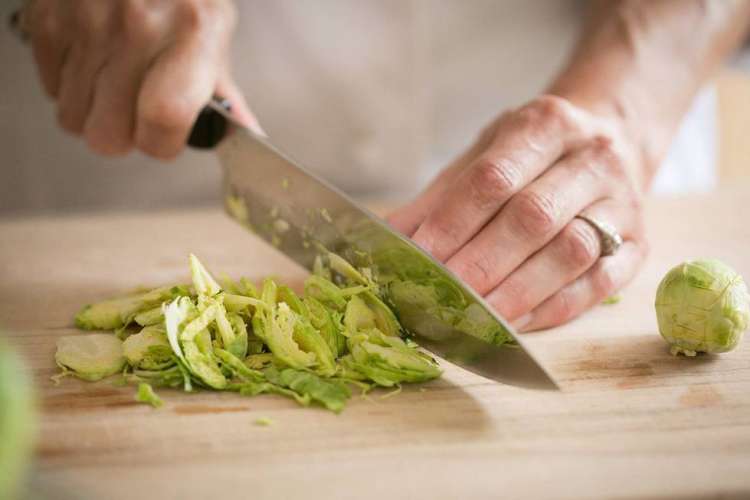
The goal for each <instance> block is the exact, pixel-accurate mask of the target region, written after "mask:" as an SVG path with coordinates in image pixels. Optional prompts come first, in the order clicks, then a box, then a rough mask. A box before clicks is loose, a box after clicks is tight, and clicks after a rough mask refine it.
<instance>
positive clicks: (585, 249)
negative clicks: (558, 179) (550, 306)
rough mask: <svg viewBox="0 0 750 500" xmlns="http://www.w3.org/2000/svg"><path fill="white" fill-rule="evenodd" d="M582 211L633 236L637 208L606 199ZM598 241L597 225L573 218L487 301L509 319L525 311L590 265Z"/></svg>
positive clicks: (597, 252) (597, 254) (598, 250)
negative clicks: (634, 209)
mask: <svg viewBox="0 0 750 500" xmlns="http://www.w3.org/2000/svg"><path fill="white" fill-rule="evenodd" d="M584 212H585V213H586V214H587V215H589V216H591V217H595V218H597V219H599V220H603V221H607V222H608V223H610V224H612V226H613V227H615V228H616V229H617V231H618V232H619V234H620V235H621V236H622V237H623V238H625V239H631V238H634V237H635V236H636V231H637V228H638V222H637V219H638V218H637V217H636V213H637V212H635V211H633V210H632V209H631V207H629V206H627V205H625V204H622V203H619V204H618V203H617V202H616V201H615V200H612V199H607V200H605V201H600V202H597V203H595V204H593V205H591V206H589V207H587V208H586V209H585V210H584ZM600 242H601V237H600V235H599V233H598V231H597V230H596V228H594V227H593V226H592V225H591V224H589V223H588V222H586V221H585V220H583V219H578V218H575V219H573V220H572V221H570V222H569V223H568V224H567V225H566V226H565V227H564V228H563V230H562V231H560V233H559V234H557V236H555V237H554V239H553V240H552V241H550V243H549V244H548V245H546V246H545V247H544V248H542V249H541V250H539V252H537V253H536V254H534V255H533V256H531V258H529V259H528V260H527V261H525V262H524V263H523V264H521V266H519V267H518V269H516V270H515V271H513V272H512V273H511V274H510V276H508V277H507V278H506V279H504V280H503V281H502V282H501V283H500V284H499V285H498V286H497V287H496V288H495V289H494V290H492V292H490V293H489V294H488V295H487V297H486V300H487V302H488V303H489V304H490V305H491V306H493V307H494V308H495V309H496V310H497V311H498V312H499V313H500V314H501V315H502V316H503V317H504V318H506V319H508V320H510V321H513V320H515V319H517V318H519V317H521V316H523V315H524V314H527V313H528V312H530V311H531V310H532V309H534V308H535V307H536V306H538V305H539V304H541V303H542V302H543V301H544V300H546V299H548V298H549V297H551V296H552V295H553V294H554V293H555V292H557V291H558V290H560V289H562V288H563V287H565V285H567V284H569V283H571V282H572V281H574V280H575V279H577V278H578V277H580V276H581V275H582V274H583V273H584V272H586V271H587V270H588V269H589V268H591V266H593V265H594V264H595V263H596V261H597V260H598V259H599V257H600V255H601V243H600Z"/></svg>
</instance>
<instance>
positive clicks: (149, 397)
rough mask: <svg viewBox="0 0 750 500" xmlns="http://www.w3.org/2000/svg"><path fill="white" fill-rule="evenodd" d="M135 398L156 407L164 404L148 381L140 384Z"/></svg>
mask: <svg viewBox="0 0 750 500" xmlns="http://www.w3.org/2000/svg"><path fill="white" fill-rule="evenodd" d="M135 400H136V401H138V402H139V403H146V404H149V405H151V406H153V407H154V408H161V407H162V405H164V402H163V401H162V400H161V398H160V397H159V396H158V395H157V394H156V393H155V392H154V388H153V387H151V385H150V384H148V383H146V382H141V383H140V384H138V392H137V393H136V395H135Z"/></svg>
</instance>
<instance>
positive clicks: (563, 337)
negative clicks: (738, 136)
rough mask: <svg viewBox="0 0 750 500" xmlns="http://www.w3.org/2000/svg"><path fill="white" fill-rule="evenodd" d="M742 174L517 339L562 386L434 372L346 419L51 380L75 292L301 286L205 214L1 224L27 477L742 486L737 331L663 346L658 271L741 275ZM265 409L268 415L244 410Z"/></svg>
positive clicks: (406, 489)
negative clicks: (34, 422)
mask: <svg viewBox="0 0 750 500" xmlns="http://www.w3.org/2000/svg"><path fill="white" fill-rule="evenodd" d="M748 199H750V186H735V187H732V188H728V189H723V190H721V191H719V192H717V193H715V194H712V195H706V196H701V197H693V198H689V199H688V198H681V199H680V198H678V199H671V200H660V201H654V202H650V203H649V204H648V207H647V214H648V224H649V233H650V238H651V243H652V252H651V256H650V257H649V260H648V262H647V263H646V265H645V267H644V268H643V271H642V272H641V273H640V274H639V276H638V278H637V279H636V280H635V281H634V282H633V283H632V284H631V285H630V286H629V287H628V288H627V289H626V290H625V291H624V292H623V294H622V296H623V298H622V301H621V302H620V303H618V304H615V305H609V306H599V307H597V308H595V309H594V310H592V311H591V312H589V313H588V314H586V315H585V316H584V317H582V318H581V319H579V320H577V321H574V322H572V323H570V324H568V325H566V326H564V327H561V328H557V329H554V330H549V331H546V332H539V333H532V334H527V335H526V339H527V340H528V341H529V344H530V346H531V348H532V350H533V351H534V352H535V353H536V354H537V355H538V356H539V358H540V359H541V360H542V362H543V363H544V365H545V366H546V367H547V368H548V369H549V371H550V372H551V373H552V374H553V375H554V376H555V378H556V379H557V381H558V382H559V383H560V385H561V387H562V390H561V391H559V392H536V391H532V390H525V389H519V388H516V387H510V386H504V385H501V384H497V383H493V382H491V381H489V380H486V379H483V378H481V377H478V376H475V375H472V374H470V373H468V372H466V371H464V370H462V369H460V368H458V367H456V366H453V365H450V364H445V365H444V368H445V375H444V377H443V378H442V379H440V380H436V381H434V382H431V383H427V384H423V385H420V386H408V387H405V388H404V390H403V392H402V393H401V394H398V395H393V396H391V397H387V398H383V397H382V396H383V395H384V394H386V393H376V394H373V395H371V396H370V397H368V398H366V399H363V398H358V397H355V398H354V399H353V400H352V402H351V404H350V405H349V406H348V407H347V409H346V410H345V411H344V412H343V413H342V414H340V415H334V414H332V413H329V412H327V411H324V410H321V409H318V408H301V407H299V406H297V405H296V404H295V403H294V402H292V401H289V400H286V399H283V398H280V397H276V396H261V397H256V398H245V397H242V396H238V395H234V394H223V393H221V394H217V393H196V394H184V393H181V392H179V391H172V390H162V391H160V394H161V395H162V397H163V399H164V400H165V405H164V407H163V408H161V409H159V410H155V409H153V408H151V407H148V406H145V405H141V404H137V403H136V402H135V401H134V399H133V396H134V392H135V391H134V388H133V387H132V386H131V387H118V386H116V385H114V384H112V383H110V382H108V381H103V382H99V383H87V382H82V381H79V380H75V379H70V378H68V379H64V380H63V381H61V382H60V384H59V385H55V384H54V383H53V382H52V381H51V380H50V376H52V375H53V374H55V373H56V368H55V365H54V361H53V355H54V345H55V339H56V338H57V337H59V336H60V335H67V334H71V333H74V332H75V329H74V328H73V326H72V318H73V315H74V313H75V312H76V311H77V310H78V308H79V307H80V306H81V305H82V304H85V303H88V302H91V301H96V300H101V299H103V298H106V297H109V296H110V295H113V294H117V293H119V292H122V291H123V290H128V289H130V288H134V287H137V286H144V285H146V286H151V285H158V284H162V283H168V282H174V281H184V280H186V279H187V278H188V275H187V272H186V270H187V255H188V253H189V252H194V253H196V254H197V255H198V256H199V257H200V258H201V259H202V260H203V262H204V263H205V264H206V265H207V266H208V267H209V268H210V269H211V270H212V271H214V272H216V273H220V272H225V273H227V274H228V275H230V276H233V277H238V276H240V275H244V276H248V277H249V278H251V279H260V278H262V277H265V276H268V275H276V276H277V277H279V278H281V279H283V280H287V281H291V282H293V283H299V282H301V280H303V279H304V277H305V273H304V271H303V270H302V269H300V268H298V267H296V265H295V264H293V263H292V262H291V261H288V260H287V259H286V258H284V257H282V256H280V255H277V254H276V253H275V252H274V251H273V249H271V248H269V247H267V246H266V245H264V244H263V243H262V242H261V241H259V240H257V239H256V238H255V237H254V236H252V235H250V234H247V233H246V232H244V230H243V229H241V228H240V227H239V226H236V225H235V224H234V223H232V222H231V221H230V220H228V219H227V218H226V217H225V216H223V215H222V214H221V213H220V212H219V211H218V210H215V209H196V210H188V211H180V212H159V213H148V214H145V213H144V214H129V215H128V214H100V215H72V216H65V217H60V216H41V217H16V218H5V219H0V325H2V326H3V327H4V328H5V329H6V330H7V331H9V332H12V333H10V334H9V335H10V337H11V341H12V342H13V343H14V344H15V345H16V346H17V347H18V348H19V350H20V351H21V352H22V354H23V355H24V357H25V358H26V360H27V361H28V364H29V366H30V367H31V369H32V371H33V375H34V378H35V381H36V384H37V388H38V394H39V401H40V411H41V425H40V433H39V440H38V454H37V462H36V466H35V472H34V476H33V485H34V488H35V489H36V490H37V491H40V492H44V493H46V494H47V495H48V498H61V499H84V500H86V499H103V498H106V499H110V500H116V499H132V498H138V499H140V500H142V499H150V498H159V499H189V498H211V497H213V498H253V499H262V498H295V497H304V498H316V497H325V498H328V499H337V498H341V499H350V498H377V499H380V500H382V499H383V498H484V497H501V496H505V497H509V498H575V499H583V498H592V499H593V498H596V499H601V498H638V497H649V498H651V497H656V496H658V497H674V498H686V497H690V498H701V497H718V496H721V497H722V498H729V497H738V498H739V497H745V498H747V497H750V474H748V473H749V472H750V341H748V340H747V339H746V341H745V342H744V344H743V345H741V346H740V347H739V348H738V349H737V350H735V351H733V352H731V353H728V354H725V355H721V356H702V357H699V358H696V359H686V358H684V357H677V358H675V357H672V356H670V355H669V353H668V351H667V349H666V345H665V344H664V343H663V341H662V340H661V338H660V337H659V335H658V333H657V329H656V322H655V318H654V312H653V305H652V303H653V299H654V291H655V289H656V285H657V283H658V281H659V279H660V278H661V277H662V276H663V275H664V273H665V272H666V271H667V270H668V269H669V268H670V267H671V266H672V265H674V264H677V263H678V262H680V261H682V260H684V259H688V258H697V257H704V256H711V257H718V258H721V259H723V260H725V261H726V262H728V263H731V264H732V265H733V266H734V267H735V268H737V269H738V270H739V271H740V272H742V273H743V274H744V275H745V276H746V277H748V278H750V252H749V251H748V249H749V248H750V225H748V224H747V218H746V217H745V216H744V211H745V210H747V201H746V200H748ZM261 417H269V418H270V419H271V420H272V425H271V426H268V427H261V426H258V425H256V424H255V421H256V420H257V419H258V418H261Z"/></svg>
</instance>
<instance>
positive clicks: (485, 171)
mask: <svg viewBox="0 0 750 500" xmlns="http://www.w3.org/2000/svg"><path fill="white" fill-rule="evenodd" d="M469 183H470V189H471V193H472V195H473V199H474V201H475V203H476V205H477V206H478V207H479V208H480V209H485V208H487V207H492V206H495V205H496V204H497V202H498V201H499V200H504V199H505V198H507V197H508V196H510V195H512V194H513V193H515V192H516V191H518V189H519V187H520V185H521V174H520V172H519V170H518V167H516V166H515V165H514V164H513V163H512V162H511V161H508V160H503V159H496V160H490V159H487V158H484V159H482V160H480V161H479V162H478V163H477V165H476V166H475V167H474V170H473V172H472V174H471V176H470V179H469Z"/></svg>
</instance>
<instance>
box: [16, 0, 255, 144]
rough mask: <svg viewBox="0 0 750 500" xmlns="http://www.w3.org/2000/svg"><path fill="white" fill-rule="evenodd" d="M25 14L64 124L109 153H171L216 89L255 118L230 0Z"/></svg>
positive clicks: (47, 2)
mask: <svg viewBox="0 0 750 500" xmlns="http://www.w3.org/2000/svg"><path fill="white" fill-rule="evenodd" d="M28 9H29V10H28V11H27V12H25V13H24V18H25V23H24V24H25V25H26V26H27V27H28V30H29V34H30V37H31V43H32V49H33V53H34V58H35V60H36V63H37V66H38V69H39V75H40V78H41V81H42V84H43V86H44V89H45V90H46V92H47V93H48V94H49V95H50V96H51V97H52V98H53V99H55V100H56V101H57V116H58V121H59V123H60V125H61V126H62V127H63V128H64V129H65V130H67V131H68V132H70V133H72V134H75V135H80V136H83V138H84V139H85V140H86V142H87V143H88V145H89V147H90V148H91V149H92V150H94V151H96V152H98V153H101V154H104V155H122V154H125V153H127V152H129V151H130V150H131V149H132V148H134V147H135V148H137V149H140V150H141V151H143V152H144V153H146V154H149V155H151V156H154V157H157V158H162V159H169V158H172V157H174V156H176V155H177V154H178V153H179V152H180V151H181V150H182V148H183V147H184V145H185V142H186V140H187V136H188V134H189V132H190V129H191V126H192V124H193V122H194V121H195V118H196V117H197V115H198V112H199V111H200V109H201V108H202V107H203V105H204V104H205V103H206V102H208V100H209V99H210V97H211V95H212V94H218V95H220V96H222V97H224V98H227V99H228V100H229V102H231V103H232V106H233V113H234V114H235V116H237V118H238V119H239V120H240V121H242V122H244V123H246V124H247V125H249V126H252V125H253V124H255V120H254V118H253V116H252V114H251V113H250V111H249V109H248V108H247V105H246V104H245V101H244V98H243V97H242V93H241V92H240V91H239V89H238V88H237V86H236V85H235V84H234V82H233V80H232V78H231V76H230V73H229V61H228V55H229V54H228V52H229V44H230V38H231V34H232V32H233V30H234V24H235V17H236V15H235V11H234V6H233V4H232V2H231V1H230V0H171V1H147V0H122V1H117V2H114V1H101V0H76V1H74V2H71V1H66V0H34V1H33V2H30V4H29V7H28Z"/></svg>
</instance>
